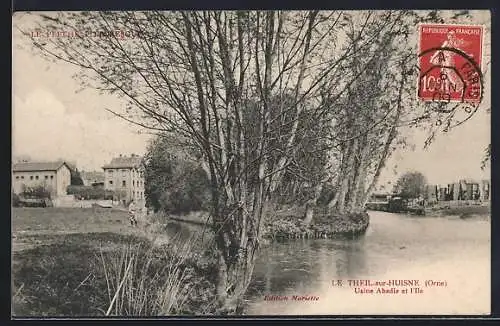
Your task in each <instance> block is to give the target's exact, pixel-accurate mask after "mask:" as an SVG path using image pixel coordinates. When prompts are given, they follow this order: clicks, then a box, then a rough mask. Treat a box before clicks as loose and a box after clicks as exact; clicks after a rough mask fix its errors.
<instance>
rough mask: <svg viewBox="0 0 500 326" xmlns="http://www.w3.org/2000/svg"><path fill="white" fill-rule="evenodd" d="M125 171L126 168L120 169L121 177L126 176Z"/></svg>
mask: <svg viewBox="0 0 500 326" xmlns="http://www.w3.org/2000/svg"><path fill="white" fill-rule="evenodd" d="M126 172H127V170H125V169H122V177H124V176H126V174H125V173H126Z"/></svg>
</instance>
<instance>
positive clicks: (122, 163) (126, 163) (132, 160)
mask: <svg viewBox="0 0 500 326" xmlns="http://www.w3.org/2000/svg"><path fill="white" fill-rule="evenodd" d="M141 165H142V157H140V156H137V155H132V156H121V157H115V158H113V159H112V160H111V162H110V163H109V164H106V165H104V166H103V167H102V168H103V169H127V168H138V167H140V166H141Z"/></svg>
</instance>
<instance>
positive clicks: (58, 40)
mask: <svg viewBox="0 0 500 326" xmlns="http://www.w3.org/2000/svg"><path fill="white" fill-rule="evenodd" d="M490 70H491V14H490V11H488V10H310V11H301V10H292V11H290V10H269V11H264V10H238V11H225V10H208V11H198V10H193V11H35V12H29V11H17V12H14V13H13V15H12V165H11V198H12V209H11V212H12V214H11V225H12V228H11V235H12V236H11V241H12V250H11V298H12V300H11V303H12V304H11V316H12V318H46V317H69V318H85V317H102V318H125V317H167V316H270V315H273V316H301V315H302V316H305V315H307V316H311V315H315V316H319V315H323V316H339V315H343V316H346V315H353V316H354V315H357V316H359V315H366V316H373V315H429V316H439V315H453V316H458V315H477V316H485V315H489V314H490V313H491V173H490V170H491V168H490V157H491V134H490V132H491V121H490V120H491V74H490Z"/></svg>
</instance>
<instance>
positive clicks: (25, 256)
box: [12, 208, 216, 317]
mask: <svg viewBox="0 0 500 326" xmlns="http://www.w3.org/2000/svg"><path fill="white" fill-rule="evenodd" d="M70 218H71V219H70ZM12 222H13V257H12V288H13V298H12V299H13V304H12V312H13V315H15V316H18V317H20V316H67V317H75V316H94V317H97V316H101V317H102V316H106V315H107V314H108V315H109V316H116V315H121V316H148V315H149V316H151V315H166V314H187V315H189V314H204V313H210V312H211V310H210V309H212V308H211V305H210V302H212V301H213V300H212V299H213V297H214V293H215V288H214V286H213V284H214V280H213V279H211V277H212V278H213V276H215V275H216V273H215V272H214V270H213V266H214V262H213V261H212V260H211V259H210V257H211V256H210V255H209V254H207V253H206V252H205V251H206V248H207V246H206V244H204V243H202V242H201V241H194V240H193V241H178V239H175V238H173V237H170V238H168V239H163V240H164V241H156V240H157V239H158V238H159V237H165V234H164V232H163V230H160V229H158V230H156V229H155V228H154V227H152V226H151V225H150V226H145V225H143V226H140V227H138V228H134V227H130V226H128V225H127V223H128V217H127V214H126V213H124V212H119V211H113V210H110V211H107V212H99V213H96V212H95V211H93V210H92V209H60V208H14V209H13V218H12ZM120 284H122V285H121V287H120ZM118 289H119V290H118ZM115 293H118V294H119V295H118V296H117V299H115V300H114V301H113V297H114V295H115ZM111 302H113V304H111ZM110 306H112V307H111V309H109V307H110ZM108 309H109V312H108Z"/></svg>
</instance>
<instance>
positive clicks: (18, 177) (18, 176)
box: [12, 170, 71, 196]
mask: <svg viewBox="0 0 500 326" xmlns="http://www.w3.org/2000/svg"><path fill="white" fill-rule="evenodd" d="M68 171H69V170H68ZM37 177H38V179H37ZM70 180H71V179H70ZM23 185H25V186H26V187H31V188H32V187H39V186H43V187H45V189H47V190H49V191H50V192H51V194H52V195H53V196H56V195H57V175H56V172H55V171H29V172H13V173H12V186H13V189H14V193H16V194H20V193H21V192H22V191H23Z"/></svg>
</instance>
